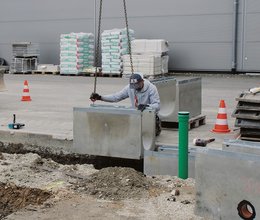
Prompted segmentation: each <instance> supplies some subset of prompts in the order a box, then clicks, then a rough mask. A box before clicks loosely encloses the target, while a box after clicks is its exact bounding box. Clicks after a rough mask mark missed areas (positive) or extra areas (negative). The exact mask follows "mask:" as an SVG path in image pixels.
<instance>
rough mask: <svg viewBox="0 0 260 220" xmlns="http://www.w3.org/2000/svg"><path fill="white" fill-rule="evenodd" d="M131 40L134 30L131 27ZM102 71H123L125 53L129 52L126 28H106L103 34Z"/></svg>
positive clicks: (106, 72)
mask: <svg viewBox="0 0 260 220" xmlns="http://www.w3.org/2000/svg"><path fill="white" fill-rule="evenodd" d="M129 37H130V41H132V40H133V39H134V31H133V30H131V29H129ZM101 51H102V73H103V74H118V75H121V74H122V72H123V55H125V54H129V50H128V38H127V32H126V29H112V30H105V31H104V32H103V33H102V35H101Z"/></svg>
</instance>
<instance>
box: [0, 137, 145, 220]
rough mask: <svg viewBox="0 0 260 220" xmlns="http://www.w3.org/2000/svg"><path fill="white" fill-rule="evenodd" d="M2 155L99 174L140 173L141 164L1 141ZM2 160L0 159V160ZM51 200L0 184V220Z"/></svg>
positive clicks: (39, 193)
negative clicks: (112, 170) (87, 167)
mask: <svg viewBox="0 0 260 220" xmlns="http://www.w3.org/2000/svg"><path fill="white" fill-rule="evenodd" d="M1 153H8V154H27V153H35V154H38V155H39V156H40V157H42V158H45V159H51V160H53V161H55V162H57V163H59V164H62V165H75V164H92V165H93V166H94V168H95V169H97V170H100V169H103V168H107V167H129V168H133V169H135V170H136V171H140V172H142V171H143V160H130V159H122V158H108V157H101V156H93V155H80V154H72V153H68V152H54V151H52V150H50V149H48V148H45V147H39V146H32V145H30V146H29V145H28V144H26V145H24V144H14V143H3V142H1V141H0V156H1ZM0 160H1V158H0ZM51 196H52V193H51V192H49V191H43V190H41V189H36V188H29V187H20V186H16V185H15V184H13V183H2V182H0V219H4V218H5V217H6V216H8V215H10V214H12V213H15V212H17V211H19V210H20V209H22V208H25V207H26V208H27V207H28V205H34V206H38V205H41V204H43V203H44V202H45V201H46V200H48V199H49V198H50V197H51Z"/></svg>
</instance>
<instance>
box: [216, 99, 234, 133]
mask: <svg viewBox="0 0 260 220" xmlns="http://www.w3.org/2000/svg"><path fill="white" fill-rule="evenodd" d="M211 131H212V132H217V133H228V132H230V129H229V128H228V122H227V113H226V105H225V101H224V100H220V103H219V110H218V116H217V120H216V123H215V127H214V128H213V129H212V130H211Z"/></svg>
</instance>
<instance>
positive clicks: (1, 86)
mask: <svg viewBox="0 0 260 220" xmlns="http://www.w3.org/2000/svg"><path fill="white" fill-rule="evenodd" d="M5 90H6V87H5V82H4V69H1V68H0V92H2V91H5Z"/></svg>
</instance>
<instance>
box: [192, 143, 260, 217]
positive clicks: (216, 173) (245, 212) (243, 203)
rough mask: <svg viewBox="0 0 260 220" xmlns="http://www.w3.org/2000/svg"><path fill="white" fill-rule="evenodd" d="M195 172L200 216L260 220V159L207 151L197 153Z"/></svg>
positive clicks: (196, 211) (246, 155)
mask: <svg viewBox="0 0 260 220" xmlns="http://www.w3.org/2000/svg"><path fill="white" fill-rule="evenodd" d="M195 169H196V172H195V179H196V207H195V213H196V214H197V215H199V216H202V217H205V218H206V219H259V215H260V214H259V213H260V156H259V155H255V154H245V153H240V152H228V151H222V150H213V149H208V148H203V149H199V150H198V152H197V155H196V161H195Z"/></svg>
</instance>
